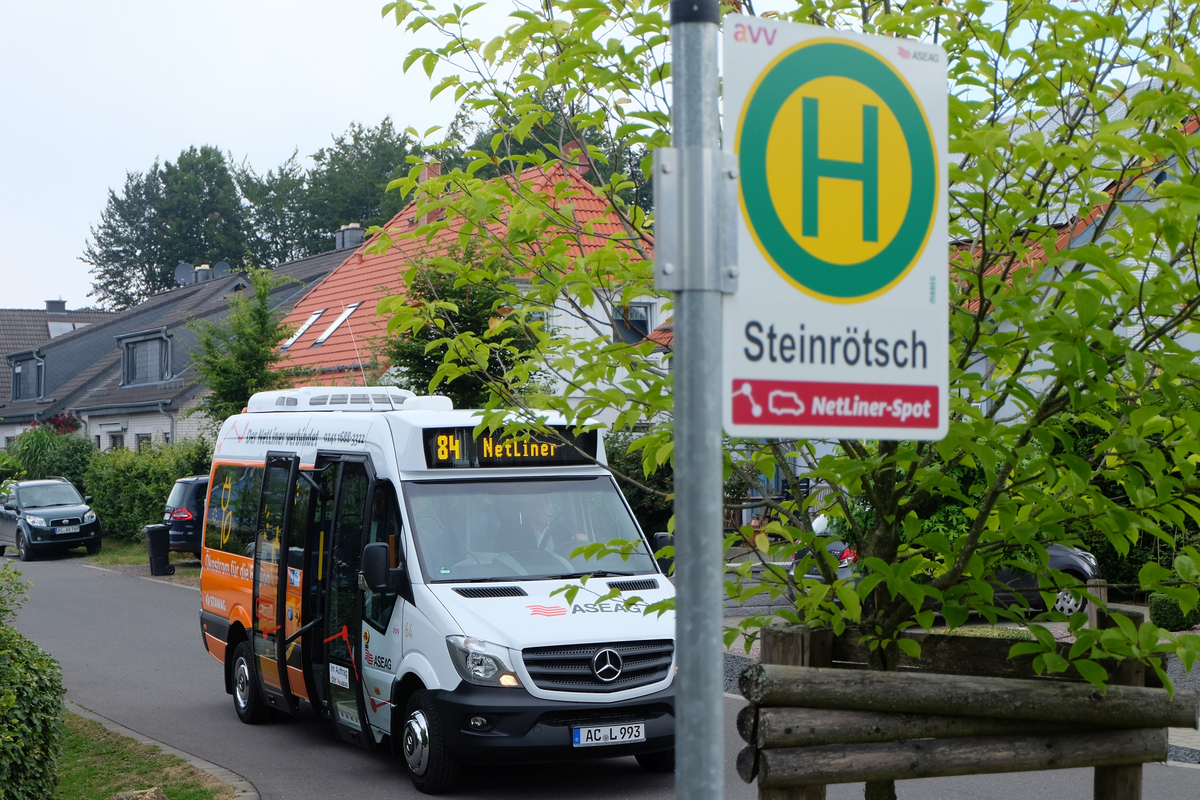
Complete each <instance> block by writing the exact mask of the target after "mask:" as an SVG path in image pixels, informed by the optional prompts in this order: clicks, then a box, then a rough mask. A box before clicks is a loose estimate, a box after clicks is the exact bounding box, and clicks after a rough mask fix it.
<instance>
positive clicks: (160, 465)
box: [84, 439, 212, 541]
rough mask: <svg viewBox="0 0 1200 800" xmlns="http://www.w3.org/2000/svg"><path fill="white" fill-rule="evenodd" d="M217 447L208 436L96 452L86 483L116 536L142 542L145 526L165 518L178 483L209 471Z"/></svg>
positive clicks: (103, 520)
mask: <svg viewBox="0 0 1200 800" xmlns="http://www.w3.org/2000/svg"><path fill="white" fill-rule="evenodd" d="M211 464H212V447H211V445H209V443H208V442H207V441H206V440H204V439H192V440H184V441H181V442H179V443H178V444H171V445H162V446H157V447H150V448H146V449H143V450H142V451H140V452H135V451H133V450H110V451H108V452H106V453H97V454H95V456H94V457H93V458H92V460H91V465H90V466H89V467H88V471H87V475H86V476H85V477H84V485H85V486H86V487H87V492H88V494H90V495H92V508H93V509H94V510H95V512H96V514H97V515H99V517H100V524H101V525H103V526H104V535H105V537H107V538H111V539H129V540H132V541H141V538H142V528H143V527H144V526H146V525H150V524H153V523H155V522H158V521H159V520H160V519H161V518H162V510H163V504H164V503H166V501H167V495H168V494H170V493H171V487H172V485H174V483H175V481H177V480H178V479H180V478H183V477H186V476H188V475H207V474H208V471H209V468H210V466H211Z"/></svg>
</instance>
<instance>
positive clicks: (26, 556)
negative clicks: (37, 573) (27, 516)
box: [17, 531, 33, 561]
mask: <svg viewBox="0 0 1200 800" xmlns="http://www.w3.org/2000/svg"><path fill="white" fill-rule="evenodd" d="M17 558H19V559H21V560H22V561H33V551H32V550H30V548H29V541H28V540H27V539H26V538H25V531H17Z"/></svg>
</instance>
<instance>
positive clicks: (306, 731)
mask: <svg viewBox="0 0 1200 800" xmlns="http://www.w3.org/2000/svg"><path fill="white" fill-rule="evenodd" d="M20 567H21V569H22V570H23V572H24V573H25V575H26V577H29V578H31V579H32V580H33V582H34V587H33V590H32V592H31V596H30V600H29V602H28V603H27V604H26V606H25V608H24V609H22V610H21V612H20V615H19V616H18V618H17V622H16V626H17V628H18V629H19V630H20V631H21V632H22V633H24V634H25V635H26V636H28V637H30V638H31V639H33V640H34V641H36V642H37V643H38V644H39V645H41V646H42V647H43V648H45V649H46V650H48V651H49V652H50V653H52V654H53V655H54V656H55V658H57V659H58V660H59V662H60V663H61V664H62V667H63V675H64V679H65V682H66V685H67V690H68V696H69V697H70V699H71V700H73V701H74V702H76V703H78V704H79V705H81V706H84V707H85V708H89V709H91V710H92V711H95V712H96V713H98V714H101V715H103V716H105V717H108V718H110V719H113V720H115V721H117V722H119V723H121V724H122V725H124V726H126V727H128V728H131V729H133V730H135V731H137V732H139V733H141V734H143V735H145V736H149V737H151V738H153V739H157V740H158V741H161V742H165V743H166V744H169V745H171V746H173V747H176V748H178V749H180V750H183V751H185V752H188V753H192V754H193V755H196V756H199V757H200V758H203V759H205V760H207V761H211V762H213V763H215V764H220V765H221V766H223V767H226V768H228V769H231V770H233V771H234V772H236V773H238V774H240V775H243V776H245V777H246V778H247V779H249V780H250V782H251V783H253V784H254V786H255V787H256V788H257V789H258V791H259V792H260V794H261V795H262V797H263V798H264V800H275V799H276V798H288V799H289V800H297V798H309V797H322V798H330V800H339V799H340V798H346V799H347V800H350V798H353V799H354V800H376V799H378V800H385V799H386V800H395V798H416V797H421V795H419V794H418V793H417V792H416V791H414V790H413V788H412V786H411V784H410V783H409V781H408V779H407V777H406V776H405V775H404V772H403V770H402V769H401V768H400V765H399V764H397V763H395V762H393V761H392V760H391V759H390V758H389V757H388V756H386V755H384V754H372V753H366V752H364V751H362V750H359V749H357V748H354V747H352V746H350V745H347V744H341V743H337V742H335V741H333V739H332V734H331V733H330V732H329V729H328V727H327V724H326V723H324V722H323V721H321V720H319V719H317V718H316V717H314V716H313V715H312V714H310V713H307V712H302V713H301V715H300V716H299V717H298V718H296V719H292V720H287V721H278V722H273V723H269V724H267V725H263V726H256V727H251V726H247V725H243V724H242V723H240V722H239V721H238V719H237V716H236V715H235V714H234V711H233V703H232V700H231V699H230V698H229V696H228V695H226V694H225V691H224V688H223V687H222V685H221V672H220V666H219V665H218V663H217V662H216V660H214V659H213V658H212V657H211V656H210V655H208V653H206V652H205V651H204V647H203V645H202V644H201V641H200V626H199V622H198V615H199V594H198V592H196V591H195V590H194V589H189V588H186V587H181V586H176V585H172V584H167V583H162V582H160V581H153V580H149V579H144V578H136V577H131V576H128V575H123V574H120V573H115V572H110V571H107V570H101V569H96V568H91V567H87V566H84V565H83V564H82V563H81V562H80V561H79V560H65V561H38V562H33V563H30V564H22V565H20ZM724 703H725V707H726V715H725V716H726V743H727V745H726V753H727V756H726V764H727V769H726V775H727V779H726V789H725V796H726V797H727V798H729V800H750V798H753V797H755V796H756V794H755V792H754V790H753V788H752V787H749V786H746V785H745V784H743V783H742V782H741V780H740V779H739V778H738V777H737V775H736V773H735V771H734V769H733V758H734V756H735V754H736V753H737V751H738V749H740V747H741V742H740V740H739V739H738V736H737V733H736V731H735V730H734V727H733V719H734V716H735V714H736V713H737V710H738V708H740V706H741V700H740V699H737V698H732V697H726V698H724ZM1091 784H1092V781H1091V771H1090V770H1067V771H1061V772H1045V773H1029V774H1018V775H1004V776H979V777H972V778H954V779H942V780H928V781H925V780H922V781H906V782H902V783H900V784H899V785H898V787H897V788H898V793H899V795H900V797H901V798H905V800H908V799H909V798H911V800H918V798H920V800H966V799H969V800H976V799H978V800H985V799H988V800H990V799H991V798H995V800H1001V798H1003V800H1010V798H1013V797H1022V798H1024V797H1028V798H1042V797H1045V798H1053V800H1075V799H1076V798H1079V800H1085V799H1086V798H1090V797H1091V796H1092V794H1091ZM456 796H458V797H463V798H480V799H483V798H487V799H488V800H497V799H498V798H508V797H512V798H517V797H519V798H529V800H540V799H541V798H545V799H546V800H550V799H551V798H570V800H592V799H593V798H594V799H595V800H624V798H639V800H640V799H641V798H646V799H647V800H659V798H670V797H672V796H673V781H672V779H671V777H670V776H661V775H651V774H649V773H646V772H644V771H642V770H641V768H639V767H638V766H637V764H636V762H634V760H633V759H632V758H623V759H608V760H602V761H592V762H577V763H572V764H569V765H538V766H526V767H517V766H513V767H488V768H480V769H471V770H468V771H467V777H466V780H465V781H464V784H463V787H462V790H461V791H460V792H459V793H458V794H457V795H456ZM861 797H862V789H861V786H853V785H850V786H836V787H830V791H829V798H830V800H850V799H851V798H861ZM1146 797H1154V798H1157V799H1158V800H1195V798H1197V797H1200V770H1191V769H1186V768H1182V767H1167V766H1160V765H1148V766H1147V768H1146Z"/></svg>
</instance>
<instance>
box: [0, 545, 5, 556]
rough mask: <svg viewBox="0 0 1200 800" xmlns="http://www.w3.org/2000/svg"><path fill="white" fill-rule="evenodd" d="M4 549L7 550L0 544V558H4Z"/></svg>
mask: <svg viewBox="0 0 1200 800" xmlns="http://www.w3.org/2000/svg"><path fill="white" fill-rule="evenodd" d="M5 549H7V548H5V546H4V545H2V544H0V557H3V556H4V551H5Z"/></svg>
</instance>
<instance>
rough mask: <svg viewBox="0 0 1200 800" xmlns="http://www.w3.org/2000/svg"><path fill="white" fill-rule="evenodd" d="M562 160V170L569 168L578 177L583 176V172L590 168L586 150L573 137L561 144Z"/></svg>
mask: <svg viewBox="0 0 1200 800" xmlns="http://www.w3.org/2000/svg"><path fill="white" fill-rule="evenodd" d="M562 162H563V170H564V171H566V170H570V171H571V172H573V173H575V174H576V175H578V176H580V177H583V175H584V173H586V172H587V171H588V170H589V169H590V167H589V166H588V160H587V152H586V151H585V150H584V149H583V146H582V145H581V144H579V142H577V141H575V140H574V139H572V140H571V141H569V142H567V143H566V144H564V145H563V146H562Z"/></svg>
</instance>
